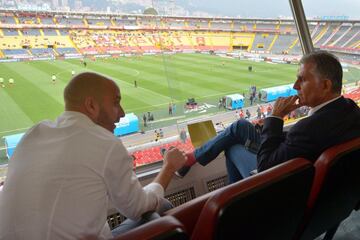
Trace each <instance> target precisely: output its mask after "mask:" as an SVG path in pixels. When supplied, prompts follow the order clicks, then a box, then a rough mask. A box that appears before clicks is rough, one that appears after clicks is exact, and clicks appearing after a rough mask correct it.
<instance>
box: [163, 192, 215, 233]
mask: <svg viewBox="0 0 360 240" xmlns="http://www.w3.org/2000/svg"><path fill="white" fill-rule="evenodd" d="M218 191H220V189H217V190H215V191H213V192H209V193H207V194H204V195H202V196H200V197H197V198H195V199H192V200H191V201H188V202H186V203H184V204H181V205H180V206H177V207H175V208H173V209H170V210H169V211H167V212H165V215H169V216H173V217H175V218H176V219H178V220H179V221H180V222H181V223H182V224H183V225H184V227H185V229H186V232H187V233H188V234H189V235H191V233H192V232H193V230H194V227H195V225H196V222H197V220H198V218H199V216H200V213H201V210H202V208H203V206H204V205H205V203H206V201H207V200H208V199H209V198H210V197H211V196H213V195H214V194H215V193H216V192H218Z"/></svg>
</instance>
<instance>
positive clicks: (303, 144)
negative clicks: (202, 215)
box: [177, 51, 360, 182]
mask: <svg viewBox="0 0 360 240" xmlns="http://www.w3.org/2000/svg"><path fill="white" fill-rule="evenodd" d="M342 76H343V73H342V67H341V64H340V62H339V60H338V59H337V58H336V57H335V56H334V55H332V54H330V53H328V52H325V51H318V52H313V53H310V54H308V55H305V56H304V57H303V58H302V59H301V61H300V67H299V71H298V75H297V80H296V82H295V84H294V89H296V90H297V93H298V94H297V95H296V96H291V97H287V98H279V99H278V100H277V101H276V102H275V104H274V108H273V110H272V114H271V116H269V117H267V118H266V119H264V121H263V127H262V131H261V132H259V131H256V129H255V127H254V126H253V125H252V124H250V123H249V122H247V121H245V120H238V121H236V122H234V123H233V124H232V125H230V126H229V127H228V128H227V129H226V130H225V131H223V132H222V133H220V134H219V135H217V136H216V137H214V138H213V139H211V140H209V141H208V142H206V143H205V144H204V145H203V146H201V147H200V148H197V149H195V151H194V152H193V153H191V154H188V161H187V163H186V164H185V167H183V168H182V169H180V170H179V171H178V172H177V175H180V176H184V175H185V174H186V172H187V171H188V170H189V169H190V166H192V165H193V164H194V163H196V162H199V163H200V164H201V165H206V164H207V163H209V162H210V161H212V160H213V159H215V158H216V156H218V154H219V153H221V152H222V151H223V150H225V155H226V166H227V169H228V174H229V179H230V182H235V181H238V180H240V179H242V178H244V177H248V176H249V174H250V172H251V171H252V170H254V169H257V170H258V171H263V170H266V169H268V168H271V167H273V166H275V165H277V164H279V163H282V162H285V161H288V160H290V159H292V158H295V157H304V158H307V159H309V160H311V161H315V160H316V159H317V158H318V157H319V156H320V154H321V153H322V152H323V151H324V150H325V149H327V148H329V147H331V146H333V145H336V144H339V143H341V142H344V141H347V140H350V139H353V138H355V137H359V136H360V109H359V107H358V106H357V105H356V104H355V103H354V102H353V101H352V100H351V99H346V98H344V97H342V96H341V87H342ZM301 106H308V107H310V108H311V110H310V112H309V114H308V117H307V118H305V119H302V120H300V121H298V122H297V123H296V124H295V125H294V126H292V128H291V129H290V130H289V132H287V133H286V132H284V131H283V125H284V121H283V118H284V117H285V116H286V115H287V114H289V113H290V112H291V111H293V110H295V109H297V108H299V107H301ZM256 152H257V154H255V153H256Z"/></svg>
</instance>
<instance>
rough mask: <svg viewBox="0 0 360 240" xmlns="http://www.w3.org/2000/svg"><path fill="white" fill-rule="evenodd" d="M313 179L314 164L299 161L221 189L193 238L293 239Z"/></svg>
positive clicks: (276, 167) (200, 219)
mask: <svg viewBox="0 0 360 240" xmlns="http://www.w3.org/2000/svg"><path fill="white" fill-rule="evenodd" d="M313 176H314V167H313V165H312V164H311V163H310V162H309V161H307V160H305V159H301V158H297V159H293V160H290V161H287V162H285V163H283V164H280V165H278V166H275V167H273V168H271V169H268V170H266V171H264V172H261V173H259V174H256V175H253V176H251V177H249V178H246V179H244V180H242V181H239V182H237V183H234V184H231V185H229V186H226V187H224V188H222V189H220V190H221V191H219V192H217V193H216V194H215V195H214V196H212V197H210V199H209V200H208V201H207V202H206V204H205V206H204V207H203V209H202V211H201V214H200V217H199V219H198V222H197V223H196V226H195V229H194V231H193V233H192V235H191V239H205V240H206V239H236V238H239V239H260V240H261V239H266V240H272V239H276V240H282V239H284V240H285V239H286V240H288V239H291V238H293V237H294V235H295V233H296V230H297V229H298V227H299V225H300V223H301V221H302V219H303V215H304V212H305V208H306V203H307V199H308V197H309V193H310V188H311V184H312V181H313Z"/></svg>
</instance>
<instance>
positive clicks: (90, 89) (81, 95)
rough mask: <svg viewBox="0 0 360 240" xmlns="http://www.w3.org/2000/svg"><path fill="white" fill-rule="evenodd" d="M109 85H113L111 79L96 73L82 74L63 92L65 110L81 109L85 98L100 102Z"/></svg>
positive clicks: (74, 78)
mask: <svg viewBox="0 0 360 240" xmlns="http://www.w3.org/2000/svg"><path fill="white" fill-rule="evenodd" d="M109 84H112V85H113V84H115V83H114V82H113V81H112V80H111V79H109V78H107V77H105V76H102V75H100V74H97V73H92V72H84V73H80V74H78V75H76V76H75V77H73V78H72V79H71V81H70V82H69V84H68V85H67V86H66V87H65V90H64V101H65V110H67V111H74V110H78V109H79V108H81V106H82V105H83V104H84V102H85V99H86V98H87V97H92V98H94V99H95V100H96V101H98V102H101V98H102V96H104V94H106V88H107V86H109Z"/></svg>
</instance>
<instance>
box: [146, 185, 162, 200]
mask: <svg viewBox="0 0 360 240" xmlns="http://www.w3.org/2000/svg"><path fill="white" fill-rule="evenodd" d="M143 189H144V191H145V192H153V193H155V194H156V196H158V197H164V188H163V187H162V186H161V185H160V184H159V183H155V182H152V183H149V184H148V185H146V186H145V187H144V188H143Z"/></svg>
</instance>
